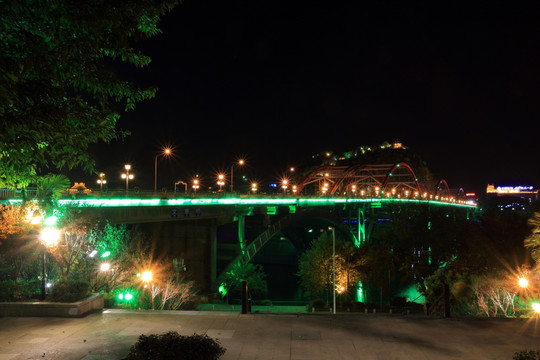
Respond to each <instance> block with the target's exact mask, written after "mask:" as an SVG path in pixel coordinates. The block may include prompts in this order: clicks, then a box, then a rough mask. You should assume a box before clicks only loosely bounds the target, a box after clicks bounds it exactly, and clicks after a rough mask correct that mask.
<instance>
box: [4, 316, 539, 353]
mask: <svg viewBox="0 0 540 360" xmlns="http://www.w3.org/2000/svg"><path fill="white" fill-rule="evenodd" d="M231 310H232V309H231ZM238 310H239V309H238ZM170 330H175V331H178V332H179V333H180V334H182V335H192V334H193V333H198V334H207V335H208V336H210V337H212V338H216V339H218V340H219V342H220V343H221V345H222V346H223V347H225V348H226V349H227V351H226V353H225V355H224V356H223V357H222V359H223V360H227V359H246V360H247V359H249V360H252V359H297V360H300V359H310V360H311V359H325V360H326V359H403V360H408V359H414V360H423V359H430V360H433V359H442V360H444V359H475V360H477V359H501V360H502V359H505V360H506V359H512V357H513V354H514V352H516V351H518V350H523V349H531V348H533V347H534V348H540V320H536V321H535V320H520V319H500V320H459V319H440V318H428V317H425V316H418V315H396V314H394V315H389V314H337V315H332V314H330V313H328V314H326V313H324V314H320V313H315V314H312V313H285V312H281V313H279V311H277V312H273V313H264V312H259V313H253V314H244V315H243V314H240V312H239V311H169V312H165V311H164V312H159V311H154V312H152V311H129V310H105V311H103V313H94V314H91V315H88V316H86V317H84V318H79V319H71V318H16V317H4V318H0V360H7V359H9V360H15V359H16V360H18V359H58V360H64V359H66V360H68V359H69V360H78V359H84V360H95V359H121V358H122V357H124V356H125V355H127V353H128V352H129V348H130V346H131V345H133V344H134V343H135V342H136V340H137V337H138V336H139V335H140V334H150V333H162V332H165V331H170Z"/></svg>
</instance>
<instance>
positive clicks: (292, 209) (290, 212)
mask: <svg viewBox="0 0 540 360" xmlns="http://www.w3.org/2000/svg"><path fill="white" fill-rule="evenodd" d="M294 213H296V205H289V214H294Z"/></svg>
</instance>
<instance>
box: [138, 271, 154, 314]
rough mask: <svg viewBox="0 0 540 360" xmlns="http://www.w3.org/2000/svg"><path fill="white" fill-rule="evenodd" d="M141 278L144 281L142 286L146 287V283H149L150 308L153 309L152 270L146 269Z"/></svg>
mask: <svg viewBox="0 0 540 360" xmlns="http://www.w3.org/2000/svg"><path fill="white" fill-rule="evenodd" d="M141 280H142V281H143V282H144V283H145V286H144V287H148V283H150V287H151V289H150V297H151V298H152V310H155V306H154V292H153V290H154V284H153V283H152V272H151V271H150V270H146V271H144V272H143V273H142V275H141Z"/></svg>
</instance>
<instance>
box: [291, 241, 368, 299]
mask: <svg viewBox="0 0 540 360" xmlns="http://www.w3.org/2000/svg"><path fill="white" fill-rule="evenodd" d="M332 246H333V238H332V235H331V234H329V233H327V232H324V233H322V234H321V236H319V237H318V238H317V239H315V240H313V241H312V243H311V245H310V248H309V249H307V250H306V251H305V252H304V253H302V255H300V260H299V263H298V270H299V271H298V275H299V276H300V284H301V285H302V287H303V288H304V289H305V290H306V291H307V292H309V293H311V294H312V295H313V296H315V297H319V298H321V297H324V296H326V298H327V300H329V296H330V294H332V286H333V261H332V254H333V249H332ZM335 254H336V261H335V269H336V271H335V273H336V291H337V292H338V293H344V294H348V293H349V292H350V290H351V289H352V288H354V285H356V284H357V283H358V281H360V278H361V272H360V271H359V268H360V267H361V265H362V263H363V261H362V259H361V258H360V257H359V252H358V250H357V249H356V248H355V247H354V246H353V244H351V243H348V242H345V241H343V239H342V238H341V237H340V236H338V234H336V252H335Z"/></svg>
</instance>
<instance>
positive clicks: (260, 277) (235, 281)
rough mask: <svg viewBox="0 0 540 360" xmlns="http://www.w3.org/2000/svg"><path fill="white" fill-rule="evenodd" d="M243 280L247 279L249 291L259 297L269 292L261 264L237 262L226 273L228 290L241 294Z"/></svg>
mask: <svg viewBox="0 0 540 360" xmlns="http://www.w3.org/2000/svg"><path fill="white" fill-rule="evenodd" d="M242 280H246V281H247V287H248V291H249V293H250V294H251V295H252V296H254V297H257V298H261V297H264V296H266V295H267V294H268V283H267V282H266V274H265V273H264V272H263V269H262V266H261V265H255V264H252V263H247V264H241V263H236V264H234V266H233V267H232V269H231V270H230V271H228V272H227V273H226V274H225V278H224V282H225V283H226V284H227V291H229V292H230V293H233V294H235V295H236V296H239V295H238V294H239V293H240V291H241V289H242Z"/></svg>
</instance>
